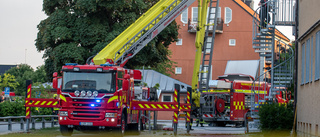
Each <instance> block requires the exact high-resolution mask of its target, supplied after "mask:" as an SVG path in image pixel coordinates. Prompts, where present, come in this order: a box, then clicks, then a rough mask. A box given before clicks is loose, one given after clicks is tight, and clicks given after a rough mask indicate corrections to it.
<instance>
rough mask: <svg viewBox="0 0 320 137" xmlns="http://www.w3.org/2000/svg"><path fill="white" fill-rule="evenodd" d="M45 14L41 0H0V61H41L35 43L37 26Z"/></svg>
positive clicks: (33, 65) (40, 54)
mask: <svg viewBox="0 0 320 137" xmlns="http://www.w3.org/2000/svg"><path fill="white" fill-rule="evenodd" d="M46 17H47V16H46V15H45V14H44V12H43V11H42V0H0V20H1V21H0V64H1V65H16V64H21V63H23V64H24V63H27V64H28V65H30V66H31V67H33V68H34V69H36V67H37V66H41V65H42V64H44V60H43V59H42V56H43V52H38V51H37V49H36V46H35V39H36V37H37V33H38V29H37V25H38V24H39V23H40V21H41V20H43V19H45V18H46Z"/></svg>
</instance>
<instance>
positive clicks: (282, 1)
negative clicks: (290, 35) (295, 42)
mask: <svg viewBox="0 0 320 137" xmlns="http://www.w3.org/2000/svg"><path fill="white" fill-rule="evenodd" d="M275 6H276V9H275V12H276V13H277V14H276V16H275V25H284V26H294V25H295V7H296V0H277V1H276V3H275Z"/></svg>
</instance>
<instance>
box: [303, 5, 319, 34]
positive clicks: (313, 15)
mask: <svg viewBox="0 0 320 137" xmlns="http://www.w3.org/2000/svg"><path fill="white" fill-rule="evenodd" d="M319 6H320V2H319V0H299V9H300V10H299V36H301V35H302V34H304V33H305V32H306V31H307V30H308V29H309V28H310V27H311V26H312V25H313V24H314V23H315V22H316V21H318V20H319V18H320V14H319V11H320V10H319Z"/></svg>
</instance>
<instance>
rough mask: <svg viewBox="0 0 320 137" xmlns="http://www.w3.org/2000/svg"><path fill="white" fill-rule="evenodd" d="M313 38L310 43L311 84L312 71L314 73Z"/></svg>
mask: <svg viewBox="0 0 320 137" xmlns="http://www.w3.org/2000/svg"><path fill="white" fill-rule="evenodd" d="M312 68H313V36H311V41H310V80H309V81H310V82H312V71H313V69H312Z"/></svg>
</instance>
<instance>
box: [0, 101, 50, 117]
mask: <svg viewBox="0 0 320 137" xmlns="http://www.w3.org/2000/svg"><path fill="white" fill-rule="evenodd" d="M24 105H25V99H24V98H16V100H15V101H12V102H10V101H4V102H2V103H0V117H6V116H25V115H26V109H25V106H24ZM38 110H39V111H37V110H36V108H35V107H31V108H30V111H31V115H52V108H39V109H38Z"/></svg>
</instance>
